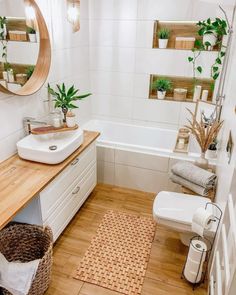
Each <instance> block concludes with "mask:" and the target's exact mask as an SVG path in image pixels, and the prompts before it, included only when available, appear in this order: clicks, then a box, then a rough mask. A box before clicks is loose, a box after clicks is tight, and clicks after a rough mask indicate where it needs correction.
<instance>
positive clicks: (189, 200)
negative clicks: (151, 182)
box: [153, 191, 214, 246]
mask: <svg viewBox="0 0 236 295" xmlns="http://www.w3.org/2000/svg"><path fill="white" fill-rule="evenodd" d="M208 202H211V200H210V199H208V198H204V197H200V196H193V195H187V194H180V193H175V192H167V191H162V192H160V193H159V194H158V195H157V196H156V198H155V201H154V204H153V217H154V219H155V220H156V222H157V223H159V224H163V225H165V226H167V227H169V228H172V229H173V230H176V231H177V232H179V233H180V239H181V241H182V243H183V244H185V245H187V246H188V245H189V241H190V239H191V238H192V237H193V236H195V235H196V234H195V233H193V232H192V229H191V226H192V218H193V214H194V213H195V211H196V210H197V209H198V208H199V207H203V208H205V205H206V203H208ZM212 232H214V229H210V231H209V230H208V233H207V235H208V236H211V235H212Z"/></svg>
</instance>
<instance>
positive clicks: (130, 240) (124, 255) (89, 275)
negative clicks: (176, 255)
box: [75, 211, 155, 295]
mask: <svg viewBox="0 0 236 295" xmlns="http://www.w3.org/2000/svg"><path fill="white" fill-rule="evenodd" d="M154 234H155V223H154V222H153V220H152V219H151V218H148V217H140V216H136V215H129V214H125V213H121V212H115V211H108V212H107V213H106V214H105V216H104V218H103V221H102V223H101V224H100V226H99V228H98V231H97V234H96V236H95V237H94V238H93V239H92V242H91V245H90V246H89V248H88V250H87V251H86V253H85V255H84V257H83V259H82V261H81V263H80V265H79V268H78V270H77V273H76V276H75V278H76V279H78V280H81V281H84V282H88V283H92V284H95V285H98V286H101V287H104V288H107V289H110V290H113V291H116V292H119V293H122V294H127V295H139V294H141V289H142V285H143V282H144V277H145V273H146V269H147V264H148V260H149V257H150V252H151V246H152V242H153V239H154Z"/></svg>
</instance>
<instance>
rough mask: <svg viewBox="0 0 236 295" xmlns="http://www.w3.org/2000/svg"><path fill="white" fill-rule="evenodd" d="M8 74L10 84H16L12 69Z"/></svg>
mask: <svg viewBox="0 0 236 295" xmlns="http://www.w3.org/2000/svg"><path fill="white" fill-rule="evenodd" d="M7 74H8V82H10V83H14V82H15V77H14V72H13V70H12V69H9V70H8V71H7Z"/></svg>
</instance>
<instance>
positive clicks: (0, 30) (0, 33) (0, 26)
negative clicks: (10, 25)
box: [0, 16, 7, 63]
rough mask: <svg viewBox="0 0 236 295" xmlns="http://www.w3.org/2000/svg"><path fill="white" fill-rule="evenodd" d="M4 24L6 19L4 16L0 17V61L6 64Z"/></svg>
mask: <svg viewBox="0 0 236 295" xmlns="http://www.w3.org/2000/svg"><path fill="white" fill-rule="evenodd" d="M6 24H7V19H6V17H5V16H0V41H1V45H2V55H1V56H2V59H3V61H4V63H7V40H6V39H5V38H6Z"/></svg>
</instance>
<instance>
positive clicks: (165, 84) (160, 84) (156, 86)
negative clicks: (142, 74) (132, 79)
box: [152, 78, 172, 99]
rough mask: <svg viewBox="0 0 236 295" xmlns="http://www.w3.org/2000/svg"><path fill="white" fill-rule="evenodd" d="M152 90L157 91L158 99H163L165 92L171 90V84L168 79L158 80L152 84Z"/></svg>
mask: <svg viewBox="0 0 236 295" xmlns="http://www.w3.org/2000/svg"><path fill="white" fill-rule="evenodd" d="M152 89H153V90H157V98H158V99H164V98H165V96H166V92H167V91H169V90H171V89H172V83H171V81H170V80H169V79H166V78H160V79H157V80H155V81H154V82H153V83H152Z"/></svg>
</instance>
